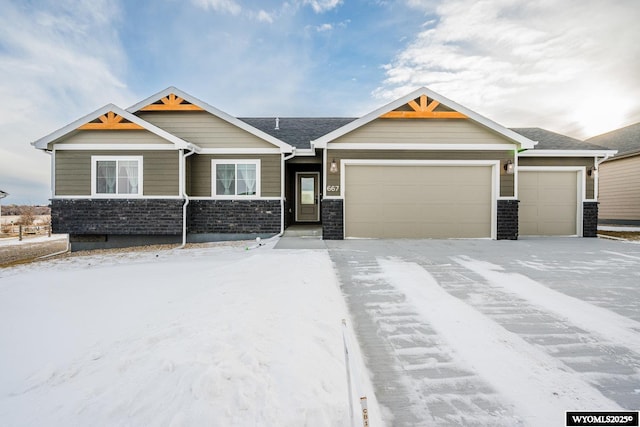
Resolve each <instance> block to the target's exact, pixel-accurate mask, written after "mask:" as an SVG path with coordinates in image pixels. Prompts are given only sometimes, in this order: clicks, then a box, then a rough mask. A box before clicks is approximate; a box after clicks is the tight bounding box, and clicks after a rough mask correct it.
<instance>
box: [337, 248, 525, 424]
mask: <svg viewBox="0 0 640 427" xmlns="http://www.w3.org/2000/svg"><path fill="white" fill-rule="evenodd" d="M330 255H331V257H332V260H333V262H334V263H335V265H336V267H337V270H338V274H339V276H340V280H341V282H342V285H341V286H342V289H343V291H344V292H345V294H346V296H347V302H348V305H349V310H350V312H351V316H352V318H353V322H354V327H355V328H356V334H357V336H358V340H359V342H360V346H361V348H362V350H363V353H364V354H365V356H366V360H367V367H368V369H369V370H370V371H371V372H372V377H371V379H372V383H373V384H374V387H375V389H376V398H377V400H378V402H379V404H380V405H382V406H383V407H384V408H385V409H386V410H387V412H388V414H387V415H386V416H385V421H386V422H387V423H388V425H393V426H411V427H416V426H433V425H437V426H441V425H478V426H492V427H494V426H515V425H522V420H520V419H519V418H518V417H517V416H516V415H514V414H513V408H511V407H509V406H507V405H504V404H503V403H502V398H501V396H500V395H499V394H497V393H496V391H495V390H493V389H491V387H490V386H489V385H488V384H487V383H486V382H485V381H484V380H483V379H481V378H480V377H479V376H478V375H477V374H476V373H474V372H471V371H470V370H469V369H466V368H464V367H462V366H461V365H460V363H459V361H458V360H457V359H455V358H454V356H453V354H452V350H451V348H450V347H449V346H448V345H447V344H446V343H445V342H444V341H443V340H442V339H441V337H440V336H438V335H437V333H436V332H435V331H434V330H433V329H432V328H431V327H430V326H429V325H428V323H426V322H425V321H424V319H423V318H422V317H421V316H420V315H419V313H418V312H417V311H416V310H415V308H414V307H413V306H412V305H411V304H408V302H407V299H406V297H405V295H404V294H402V293H401V292H399V291H398V290H397V289H395V288H394V287H393V286H390V285H389V283H388V281H387V280H386V277H385V276H384V275H383V274H382V271H381V270H380V266H379V265H378V263H377V262H376V260H375V259H374V258H372V255H371V254H368V253H366V252H363V251H330Z"/></svg>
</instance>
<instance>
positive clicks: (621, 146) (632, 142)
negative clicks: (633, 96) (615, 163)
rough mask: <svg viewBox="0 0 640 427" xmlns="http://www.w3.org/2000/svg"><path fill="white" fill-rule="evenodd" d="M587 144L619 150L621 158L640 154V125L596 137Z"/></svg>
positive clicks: (588, 140)
mask: <svg viewBox="0 0 640 427" xmlns="http://www.w3.org/2000/svg"><path fill="white" fill-rule="evenodd" d="M587 142H592V143H595V144H598V145H603V146H605V147H607V148H610V149H613V150H618V153H619V156H620V155H627V154H636V153H640V123H635V124H633V125H629V126H625V127H623V128H620V129H616V130H613V131H611V132H607V133H603V134H602V135H597V136H594V137H592V138H589V139H587Z"/></svg>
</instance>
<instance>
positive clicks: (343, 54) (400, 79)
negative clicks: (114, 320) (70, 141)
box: [0, 0, 640, 204]
mask: <svg viewBox="0 0 640 427" xmlns="http://www.w3.org/2000/svg"><path fill="white" fill-rule="evenodd" d="M638 17H640V2H638V1H637V0H608V1H601V0H530V1H522V0H446V1H441V0H396V1H391V0H388V1H385V0H288V1H276V0H263V1H258V0H129V1H126V0H109V1H106V0H74V1H71V0H56V1H53V0H51V1H37V0H0V19H2V25H0V82H1V83H0V96H2V98H3V102H2V103H1V104H0V136H1V139H0V189H2V190H4V191H6V192H9V193H10V194H11V196H9V197H8V198H7V199H5V200H3V202H2V203H3V204H10V203H17V204H20V203H33V204H36V203H46V202H47V199H48V197H49V196H50V190H49V181H50V171H49V158H48V156H47V155H45V154H43V153H41V152H38V151H36V150H35V149H33V148H32V147H31V146H30V145H29V143H30V142H31V141H34V140H36V139H38V138H40V137H42V136H45V135H47V134H49V133H51V132H53V131H55V130H56V129H58V128H60V127H63V126H64V125H66V124H68V123H70V122H72V121H74V120H75V119H77V118H79V117H82V116H84V115H86V114H88V113H90V112H92V111H94V110H96V109H98V108H99V107H101V106H103V105H105V104H107V103H115V104H117V105H119V106H121V107H123V108H127V107H129V106H130V105H133V104H135V103H136V102H138V101H140V100H142V99H144V98H146V97H148V96H149V95H152V94H153V93H156V92H158V91H160V90H162V89H164V88H166V87H167V86H177V87H179V88H180V89H182V90H184V91H186V92H188V93H190V94H192V95H194V96H196V97H198V98H200V99H202V100H204V101H206V102H208V103H210V104H212V105H214V106H215V107H217V108H219V109H221V110H223V111H226V112H228V113H229V114H232V115H235V116H350V117H354V116H360V115H363V114H366V113H368V112H369V111H371V110H373V109H375V108H377V107H379V106H381V105H384V104H385V103H387V102H389V101H391V100H393V99H396V98H398V97H400V96H403V95H405V94H407V93H409V92H411V91H412V90H414V89H416V88H418V87H420V86H427V87H429V88H430V89H432V90H435V91H436V92H439V93H441V94H442V95H444V96H446V97H448V98H451V99H453V100H455V101H457V102H458V103H460V104H463V105H465V106H467V107H469V108H471V109H473V110H474V111H476V112H478V113H480V114H482V115H484V116H487V117H489V118H491V119H493V120H495V121H497V122H499V123H501V124H503V125H505V126H509V127H525V126H538V127H544V128H547V129H550V130H553V131H556V132H560V133H565V134H568V135H571V136H574V137H578V138H586V137H589V136H594V135H597V134H600V133H603V132H606V131H609V130H612V129H615V128H618V127H621V126H625V125H628V124H631V123H635V122H638V121H640V79H639V78H638V76H639V75H640V43H639V41H640V26H638V25H637V19H638Z"/></svg>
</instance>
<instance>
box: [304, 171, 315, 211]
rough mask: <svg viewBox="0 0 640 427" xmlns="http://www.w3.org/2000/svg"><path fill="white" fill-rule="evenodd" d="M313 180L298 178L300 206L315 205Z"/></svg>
mask: <svg viewBox="0 0 640 427" xmlns="http://www.w3.org/2000/svg"><path fill="white" fill-rule="evenodd" d="M315 181H316V179H315V178H313V177H312V178H305V177H301V178H300V204H301V205H313V204H314V203H315V198H316V197H315V192H316V183H315Z"/></svg>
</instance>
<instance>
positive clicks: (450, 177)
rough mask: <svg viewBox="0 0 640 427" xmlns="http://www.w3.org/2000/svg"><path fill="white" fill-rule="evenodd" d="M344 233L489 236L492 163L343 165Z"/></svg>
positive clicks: (491, 201)
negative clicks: (470, 164) (477, 164)
mask: <svg viewBox="0 0 640 427" xmlns="http://www.w3.org/2000/svg"><path fill="white" fill-rule="evenodd" d="M344 172H345V184H344V185H345V221H344V224H345V237H364V238H366V237H374V238H452V237H453V238H465V237H466V238H474V237H491V235H492V229H491V224H492V220H491V218H492V206H493V192H492V188H493V184H492V183H493V167H492V166H487V165H482V166H466V165H465V166H450V165H442V166H433V165H429V166H422V165H348V166H347V167H346V170H345V171H344Z"/></svg>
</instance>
